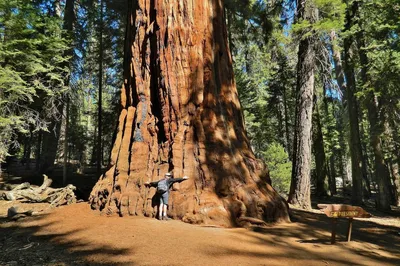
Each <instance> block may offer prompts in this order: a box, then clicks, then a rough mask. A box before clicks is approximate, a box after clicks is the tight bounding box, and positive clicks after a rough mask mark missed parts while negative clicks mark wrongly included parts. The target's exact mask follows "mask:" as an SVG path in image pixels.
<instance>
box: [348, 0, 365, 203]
mask: <svg viewBox="0 0 400 266" xmlns="http://www.w3.org/2000/svg"><path fill="white" fill-rule="evenodd" d="M355 2H356V1H355ZM354 16H355V12H354V3H353V4H352V5H350V6H348V8H347V10H346V25H345V31H349V30H350V29H351V27H352V26H353V25H354ZM353 41H354V40H353V37H352V35H351V34H349V35H348V36H347V37H346V38H345V39H344V57H345V58H344V62H345V66H344V73H345V77H346V81H347V86H346V91H345V97H346V100H347V109H348V112H349V124H350V138H349V147H350V155H351V169H352V171H351V172H352V202H353V204H356V205H360V204H362V203H363V195H362V169H361V165H362V161H361V160H362V150H361V142H360V130H359V127H358V123H359V121H358V105H357V99H356V96H355V93H356V80H355V76H354V75H355V73H354V57H355V54H354V51H353V49H352V44H353Z"/></svg>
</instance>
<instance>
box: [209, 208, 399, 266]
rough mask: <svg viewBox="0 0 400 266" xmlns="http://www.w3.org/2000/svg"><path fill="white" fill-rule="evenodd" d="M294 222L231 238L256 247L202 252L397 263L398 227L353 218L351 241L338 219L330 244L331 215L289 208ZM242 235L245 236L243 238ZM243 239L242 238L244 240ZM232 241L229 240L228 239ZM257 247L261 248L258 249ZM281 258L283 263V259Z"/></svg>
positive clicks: (293, 259) (343, 221)
mask: <svg viewBox="0 0 400 266" xmlns="http://www.w3.org/2000/svg"><path fill="white" fill-rule="evenodd" d="M291 211H292V217H293V218H294V219H293V220H294V222H292V223H289V224H281V225H273V226H272V225H271V226H266V227H251V230H250V231H248V232H245V233H243V232H240V233H239V232H237V233H234V234H235V235H234V238H237V239H238V240H239V241H241V242H244V241H247V244H249V245H254V247H255V248H256V249H257V250H252V249H246V250H243V249H242V248H240V246H237V247H232V246H228V245H226V246H225V247H222V248H221V247H217V246H213V245H211V246H209V247H206V248H204V250H203V252H211V251H212V255H213V256H215V257H224V256H238V257H254V258H257V259H268V261H269V262H270V263H271V262H273V263H272V264H274V263H275V261H276V262H277V263H278V264H288V263H292V262H296V263H297V264H301V263H307V262H306V261H307V260H321V261H325V262H326V263H327V264H329V263H334V264H335V263H338V264H344V265H364V264H375V265H383V264H386V265H400V235H399V234H398V232H400V228H398V227H394V226H384V225H380V224H377V223H374V222H371V221H367V220H358V219H355V220H354V221H353V233H352V241H351V242H347V240H346V233H347V224H348V223H347V220H346V219H339V221H338V224H337V233H336V236H337V241H336V243H335V244H333V245H332V244H331V243H330V236H331V220H330V219H331V218H328V217H326V216H325V215H324V214H316V213H311V212H307V211H301V210H291ZM244 235H246V238H244ZM244 239H245V240H244ZM232 241H233V240H232ZM260 246H261V248H259V247H260ZM283 261H284V262H283Z"/></svg>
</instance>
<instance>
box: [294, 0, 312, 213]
mask: <svg viewBox="0 0 400 266" xmlns="http://www.w3.org/2000/svg"><path fill="white" fill-rule="evenodd" d="M306 2H307V1H306V0H302V1H299V2H298V5H297V15H298V18H299V19H310V18H311V15H310V13H311V12H312V10H310V9H311V8H308V7H306ZM312 38H313V37H312V36H308V37H303V39H302V40H301V41H300V44H299V52H298V58H299V60H298V63H297V85H296V92H297V96H296V122H295V133H294V143H293V169H292V180H291V184H290V193H289V202H290V203H291V204H293V205H295V206H298V207H301V208H304V209H310V208H311V189H310V182H311V177H310V175H311V127H312V110H313V97H314V79H315V78H314V69H315V61H314V60H315V51H314V48H313V39H312Z"/></svg>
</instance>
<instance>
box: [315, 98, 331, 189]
mask: <svg viewBox="0 0 400 266" xmlns="http://www.w3.org/2000/svg"><path fill="white" fill-rule="evenodd" d="M313 122H314V123H313V148H314V156H315V171H316V174H315V175H316V179H317V180H316V195H317V196H318V197H324V196H328V187H329V184H328V171H327V160H326V156H325V150H324V139H323V135H322V128H321V120H320V115H319V110H318V107H317V106H316V107H315V111H314V119H313ZM331 193H332V191H331Z"/></svg>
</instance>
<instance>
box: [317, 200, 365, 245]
mask: <svg viewBox="0 0 400 266" xmlns="http://www.w3.org/2000/svg"><path fill="white" fill-rule="evenodd" d="M317 206H318V208H320V209H321V211H322V212H323V213H325V214H326V216H328V217H331V218H333V219H332V235H331V243H332V244H334V243H335V242H336V224H337V219H338V218H348V219H349V227H348V230H347V241H348V242H350V240H351V231H352V229H353V218H369V217H371V214H369V213H368V212H366V211H365V210H364V209H363V208H361V207H358V206H351V205H344V204H318V205H317Z"/></svg>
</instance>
